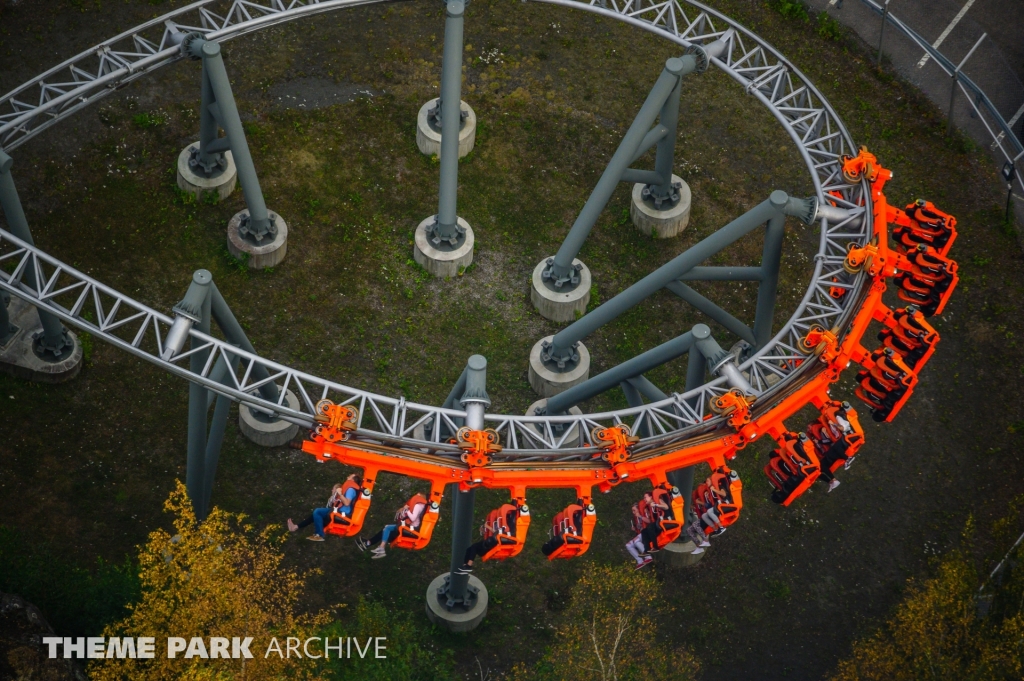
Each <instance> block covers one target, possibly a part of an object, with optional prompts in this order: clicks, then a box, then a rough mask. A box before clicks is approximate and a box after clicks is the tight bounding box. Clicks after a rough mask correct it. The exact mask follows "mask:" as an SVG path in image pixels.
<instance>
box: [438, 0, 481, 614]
mask: <svg viewBox="0 0 1024 681" xmlns="http://www.w3.org/2000/svg"><path fill="white" fill-rule="evenodd" d="M459 4H462V3H461V2H460V3H459ZM441 115H442V116H444V115H445V114H443V113H442V114H441ZM441 123H442V125H443V124H444V120H442V121H441ZM463 375H464V376H465V377H466V392H465V393H463V395H462V399H461V400H460V403H461V404H462V406H463V407H465V409H466V426H467V427H469V428H471V429H473V430H483V429H484V411H485V409H486V407H487V406H488V405H490V403H491V400H490V398H489V397H488V396H487V360H486V359H485V358H484V357H483V356H482V355H473V356H472V357H470V358H469V361H468V362H467V363H466V370H465V372H463ZM475 498H476V489H470V490H468V491H466V492H456V493H455V501H454V504H453V506H454V508H453V512H452V515H453V518H452V560H451V572H450V574H449V578H448V598H449V599H454V600H456V601H459V602H462V601H463V600H464V599H465V597H466V585H467V584H469V575H457V574H455V570H456V569H458V568H459V567H460V566H461V565H462V563H463V558H465V554H466V549H467V548H469V545H470V544H471V543H473V502H474V500H475Z"/></svg>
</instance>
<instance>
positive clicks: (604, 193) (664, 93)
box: [542, 55, 697, 289]
mask: <svg viewBox="0 0 1024 681" xmlns="http://www.w3.org/2000/svg"><path fill="white" fill-rule="evenodd" d="M696 65H697V61H696V59H695V58H694V57H693V56H692V55H686V56H685V57H682V58H676V57H673V58H671V59H669V60H668V61H666V62H665V68H664V70H662V72H661V75H660V76H659V77H658V80H657V82H655V84H654V87H653V88H651V92H650V94H649V95H648V96H647V99H646V101H644V104H643V106H642V107H640V112H639V113H638V114H637V115H636V118H635V119H634V120H633V124H632V125H631V126H629V130H627V131H626V135H625V136H624V137H623V138H622V142H620V143H619V148H618V149H616V150H615V154H614V155H613V156H612V158H611V160H610V161H609V162H608V166H607V167H606V168H605V171H604V173H603V174H602V175H601V179H600V180H598V182H597V186H595V187H594V191H593V192H591V194H590V198H588V199H587V203H586V204H585V205H584V206H583V209H582V210H581V211H580V214H579V216H578V217H577V218H576V221H575V222H574V223H573V226H572V229H570V230H569V234H568V235H567V236H566V237H565V240H564V241H563V242H562V245H561V247H559V249H558V253H557V254H556V255H555V257H554V259H553V260H552V261H551V262H550V263H549V264H548V266H547V267H546V269H545V270H544V273H543V275H542V276H543V278H544V280H545V281H549V282H551V284H552V285H553V286H555V287H556V288H559V289H561V288H563V287H564V286H565V285H566V284H569V285H570V286H569V288H574V287H575V286H576V285H577V284H578V277H577V275H576V269H575V268H574V267H573V260H574V259H575V258H576V256H577V255H578V254H579V252H580V249H581V248H583V243H584V242H585V241H586V239H587V236H588V235H589V234H590V230H591V229H592V228H593V226H594V223H595V222H596V221H597V218H598V217H599V216H600V215H601V212H602V211H603V210H604V207H605V206H606V205H607V204H608V199H610V198H611V196H612V193H613V192H614V191H615V188H616V187H618V184H619V182H620V181H621V179H622V174H623V172H625V171H626V170H627V168H628V167H629V164H630V163H631V162H632V161H633V155H634V154H635V153H636V152H637V149H638V147H639V146H640V144H641V142H642V141H643V140H644V139H645V137H646V136H647V134H648V133H649V132H650V129H651V126H652V125H653V124H654V120H655V118H656V117H657V116H658V114H659V113H660V112H661V109H662V107H663V105H664V104H665V101H666V100H667V99H668V97H669V96H670V95H671V94H672V92H673V91H674V90H676V88H677V87H678V85H679V79H680V78H681V77H682V76H684V75H685V74H687V73H690V72H691V71H693V70H694V69H695V68H696ZM659 144H660V143H659ZM669 181H670V182H671V170H670V171H669ZM574 278H576V279H577V281H573V279H574Z"/></svg>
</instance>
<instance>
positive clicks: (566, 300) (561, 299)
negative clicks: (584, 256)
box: [530, 258, 591, 322]
mask: <svg viewBox="0 0 1024 681" xmlns="http://www.w3.org/2000/svg"><path fill="white" fill-rule="evenodd" d="M549 260H550V258H545V259H544V260H541V261H540V262H539V263H537V266H536V267H534V268H533V277H532V278H531V280H530V282H531V285H530V301H531V302H533V306H534V307H535V308H537V312H539V313H540V316H541V317H544V318H545V319H550V320H551V321H553V322H574V321H576V320H577V319H579V318H580V317H581V316H583V315H584V314H586V312H587V304H588V303H590V283H591V278H590V268H588V267H587V266H586V265H584V264H583V262H582V261H580V260H579V259H575V260H573V261H572V264H573V265H579V266H580V283H579V284H578V285H577V286H576V288H574V289H566V290H564V291H562V290H557V289H553V288H550V287H549V286H548V285H547V284H545V283H544V279H543V277H542V275H543V273H544V268H545V267H547V264H548V261H549Z"/></svg>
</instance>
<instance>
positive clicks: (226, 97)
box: [191, 40, 271, 234]
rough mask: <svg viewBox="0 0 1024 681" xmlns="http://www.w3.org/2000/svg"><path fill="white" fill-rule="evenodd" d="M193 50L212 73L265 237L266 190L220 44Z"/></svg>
mask: <svg viewBox="0 0 1024 681" xmlns="http://www.w3.org/2000/svg"><path fill="white" fill-rule="evenodd" d="M191 50H192V54H195V55H196V56H199V57H202V60H203V69H204V70H206V72H207V73H208V74H209V77H210V87H211V88H212V89H213V95H214V97H215V98H216V99H217V108H218V109H219V110H220V124H221V126H222V127H223V128H224V132H226V133H227V135H228V140H229V141H230V142H231V154H232V156H233V157H234V159H235V168H236V169H237V172H238V181H239V183H240V184H241V185H242V191H243V192H244V193H245V203H246V205H247V206H248V207H249V219H250V224H251V226H252V227H251V230H252V231H254V232H256V233H258V234H264V233H266V232H268V231H270V226H271V225H270V215H269V214H268V213H267V204H266V203H265V202H264V200H263V190H262V189H261V188H260V180H259V178H258V177H257V176H256V166H255V165H254V164H253V161H252V154H251V153H249V143H248V142H246V140H245V131H243V130H242V119H240V118H239V117H238V107H237V106H236V105H235V97H234V95H233V94H232V93H231V80H230V79H229V78H228V72H227V69H226V68H224V58H223V57H222V56H221V53H220V45H218V44H217V43H215V42H212V41H207V40H196V41H195V44H194V45H193V46H192V47H191ZM197 51H198V54H197Z"/></svg>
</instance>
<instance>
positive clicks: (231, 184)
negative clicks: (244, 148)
mask: <svg viewBox="0 0 1024 681" xmlns="http://www.w3.org/2000/svg"><path fill="white" fill-rule="evenodd" d="M198 148H199V142H196V143H195V144H190V145H188V146H187V147H185V148H184V149H182V151H181V153H180V154H178V187H179V188H180V189H181V191H183V192H188V193H189V194H194V195H195V197H196V200H197V201H201V200H202V198H203V194H206V193H215V194H216V195H217V199H218V200H219V201H223V200H224V199H226V198H228V197H229V196H231V192H233V191H235V182H236V180H237V179H238V169H237V168H236V167H235V157H234V156H232V155H231V152H230V151H225V152H224V158H225V159H226V160H227V168H225V169H224V172H223V173H221V174H220V175H217V176H216V177H203V176H202V175H197V174H196V173H195V172H193V170H192V168H191V167H190V166H189V164H188V159H189V155H190V154H191V153H192V149H198Z"/></svg>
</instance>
